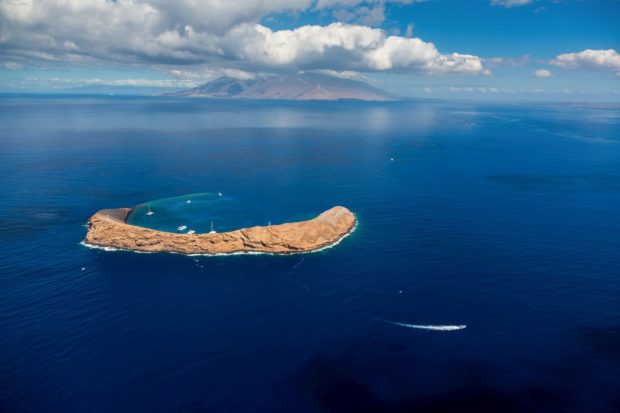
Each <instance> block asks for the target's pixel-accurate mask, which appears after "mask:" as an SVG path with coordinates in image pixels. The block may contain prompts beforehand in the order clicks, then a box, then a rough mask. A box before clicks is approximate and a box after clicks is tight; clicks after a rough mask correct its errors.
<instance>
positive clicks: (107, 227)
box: [84, 206, 356, 254]
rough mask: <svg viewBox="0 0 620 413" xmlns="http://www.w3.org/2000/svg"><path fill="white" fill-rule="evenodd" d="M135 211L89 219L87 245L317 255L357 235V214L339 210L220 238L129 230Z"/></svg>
mask: <svg viewBox="0 0 620 413" xmlns="http://www.w3.org/2000/svg"><path fill="white" fill-rule="evenodd" d="M130 211H131V208H118V209H103V210H101V211H99V212H97V213H96V214H95V215H93V216H92V217H90V219H89V220H88V227H89V229H88V233H87V234H86V238H85V240H84V242H85V243H86V244H88V245H93V246H98V247H112V248H118V249H125V250H132V251H141V252H175V253H180V254H231V253H239V252H262V253H273V254H291V253H298V252H310V251H316V250H319V249H321V248H325V247H327V246H330V245H332V244H335V243H337V242H338V241H340V240H341V239H342V238H343V237H344V236H346V235H347V234H348V233H349V232H351V231H352V230H353V228H354V227H355V224H356V220H355V215H353V213H351V211H349V210H348V209H347V208H344V207H341V206H337V207H334V208H331V209H329V210H327V211H325V212H323V213H322V214H321V215H319V216H318V217H316V218H314V219H311V220H309V221H302V222H293V223H287V224H281V225H270V226H266V227H251V228H242V229H239V230H235V231H230V232H223V233H216V234H175V233H171V232H164V231H157V230H153V229H149V228H143V227H137V226H134V225H129V224H127V223H126V222H125V220H126V218H127V215H128V214H129V212H130Z"/></svg>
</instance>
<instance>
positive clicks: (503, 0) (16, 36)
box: [0, 0, 620, 96]
mask: <svg viewBox="0 0 620 413" xmlns="http://www.w3.org/2000/svg"><path fill="white" fill-rule="evenodd" d="M448 6H449V7H448ZM528 6H531V7H528ZM570 8H573V9H574V10H573V11H571V12H566V11H567V10H568V9H570ZM552 9H553V11H554V13H553V14H552V12H551V10H552ZM616 11H617V12H620V3H617V2H612V1H611V0H602V3H600V4H598V5H597V6H594V5H592V6H591V7H588V8H586V5H585V4H582V2H557V1H555V0H481V1H479V2H471V3H470V2H462V3H461V2H459V3H452V4H450V3H448V2H446V1H445V0H435V1H429V0H243V1H232V0H230V1H225V0H177V1H168V0H0V91H7V90H8V91H12V90H17V91H19V90H38V89H37V88H40V89H41V90H51V91H59V90H65V89H67V88H71V87H85V86H89V87H91V88H92V87H94V86H97V85H105V86H115V87H133V88H134V89H135V88H139V87H155V88H162V89H163V88H166V89H174V88H178V89H182V88H188V87H193V86H198V85H200V84H203V83H205V82H208V81H211V80H213V79H216V78H218V77H221V76H226V77H232V78H235V79H251V78H259V77H265V76H272V75H277V76H289V75H292V74H299V73H304V72H317V73H323V74H328V75H330V76H336V77H341V78H351V79H357V80H362V81H365V82H369V83H371V84H375V85H379V84H382V85H384V86H386V88H387V89H388V90H389V91H391V92H392V93H396V94H401V95H416V94H420V93H423V94H425V95H428V94H429V93H432V94H436V92H437V91H441V90H443V91H446V93H452V91H454V90H457V91H459V93H460V91H464V90H465V91H476V92H471V93H482V94H487V93H486V92H488V91H495V90H497V91H501V90H512V91H514V92H515V93H534V94H536V95H542V94H544V93H546V90H545V89H546V88H551V89H549V91H553V93H559V92H561V91H564V90H567V89H570V90H574V91H584V92H585V93H590V92H593V93H607V94H612V95H614V96H615V95H620V91H619V90H618V88H617V87H616V85H615V84H613V81H614V80H616V79H617V76H620V55H619V54H618V52H617V50H620V44H618V43H617V41H616V40H614V39H617V36H615V37H614V33H616V31H617V29H616V28H615V27H616V26H615V25H614V24H615V21H613V19H612V18H611V17H606V16H613V15H617V13H614V12H616ZM555 12H562V13H564V14H563V15H562V16H561V19H563V20H562V21H563V22H564V23H562V24H560V23H557V22H559V20H558V19H560V17H558V15H557V14H555ZM550 19H553V20H554V21H555V22H556V23H557V24H555V23H554V25H549V24H545V22H547V23H548V22H549V20H550ZM577 25H579V27H582V31H581V32H580V33H579V36H578V37H577V38H576V39H575V38H574V37H575V36H576V35H575V36H573V38H572V40H570V39H569V38H571V36H572V35H573V32H572V31H570V27H575V26H577ZM584 25H586V26H584ZM588 25H589V26H588ZM524 28H527V30H526V31H523V30H524ZM556 32H557V33H556ZM560 32H562V33H563V35H562V36H561V35H560ZM585 37H588V40H587V41H586V40H584V38H585ZM543 38H544V39H553V40H550V41H548V42H544V44H541V43H539V40H538V39H543ZM577 40H578V41H577ZM586 47H587V48H586ZM541 82H544V83H541ZM46 88H47V89H46ZM543 90H545V91H544V93H543V92H542V91H543ZM428 91H431V92H428ZM482 91H485V92H482ZM468 93H469V92H468ZM492 93H494V92H492ZM578 93H579V92H578Z"/></svg>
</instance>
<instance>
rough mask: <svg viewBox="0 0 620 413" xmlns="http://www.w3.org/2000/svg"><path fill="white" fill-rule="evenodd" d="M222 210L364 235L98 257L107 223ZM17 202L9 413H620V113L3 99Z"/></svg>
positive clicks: (2, 182) (8, 231) (4, 264)
mask: <svg viewBox="0 0 620 413" xmlns="http://www.w3.org/2000/svg"><path fill="white" fill-rule="evenodd" d="M218 192H222V193H223V194H224V196H225V197H230V198H231V199H234V200H236V204H235V205H236V208H237V211H241V212H238V213H237V217H240V219H241V218H243V217H242V215H244V214H245V215H244V217H245V218H244V219H247V220H249V221H252V222H264V221H265V220H271V221H273V222H274V223H275V222H282V221H283V220H289V219H297V218H300V217H312V216H314V215H316V214H318V213H320V212H321V211H323V210H325V209H328V208H330V207H332V206H335V205H344V206H346V207H348V208H349V209H351V210H352V211H353V212H355V213H356V214H357V217H358V220H359V225H358V228H357V230H356V231H355V232H354V233H353V234H352V235H351V236H350V237H348V238H346V239H345V240H344V241H343V242H342V243H341V244H340V245H338V246H336V247H334V248H332V249H329V250H325V251H322V252H318V253H314V254H304V255H292V256H268V255H244V256H225V257H187V256H182V255H167V254H136V253H131V252H121V251H117V252H106V251H101V250H94V249H88V248H86V247H84V246H82V245H80V241H81V240H82V239H83V238H84V235H85V233H86V228H85V223H86V221H87V219H88V218H89V216H90V215H92V214H93V213H94V212H96V211H97V210H99V209H103V208H115V207H129V206H133V205H137V204H142V203H144V202H147V201H151V200H158V199H162V198H168V197H175V196H180V195H184V194H196V193H212V194H213V193H218ZM0 194H1V195H0V245H1V247H2V248H1V254H0V411H2V412H63V413H66V412H89V413H90V412H137V411H149V412H172V411H180V412H300V413H304V412H320V411H325V412H336V413H338V412H395V413H401V412H402V413H404V412H494V413H495V412H501V413H505V412H508V413H510V412H618V411H620V106H619V105H610V104H585V105H580V104H500V103H480V102H478V103H476V102H448V101H446V102H439V101H436V102H433V101H419V102H416V101H412V102H400V103H382V104H378V103H351V102H335V103H334V102H332V103H299V102H243V101H217V100H216V101H213V100H211V101H209V100H193V99H178V98H164V97H146V98H145V97H140V98H137V97H135V98H132V97H129V98H128V97H88V96H84V97H62V96H10V95H4V96H2V97H0ZM245 206H247V209H244V208H245ZM255 214H258V215H255ZM240 222H241V221H240ZM386 320H387V321H386ZM388 321H394V322H399V323H408V324H442V325H443V324H464V325H467V328H466V329H464V330H459V331H430V330H419V329H411V328H407V327H404V326H399V325H395V324H391V323H389V322H388Z"/></svg>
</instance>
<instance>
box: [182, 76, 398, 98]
mask: <svg viewBox="0 0 620 413" xmlns="http://www.w3.org/2000/svg"><path fill="white" fill-rule="evenodd" d="M170 95H172V96H193V97H212V98H242V99H281V100H340V99H355V100H368V101H388V100H397V99H398V97H397V96H395V95H392V94H390V93H388V92H386V91H383V90H381V89H379V88H376V87H374V86H371V85H369V84H367V83H364V82H361V81H357V80H352V79H342V78H337V77H333V76H327V75H322V74H316V73H303V74H298V75H289V76H270V77H264V78H256V79H247V80H241V79H234V78H231V77H226V76H224V77H220V78H218V79H215V80H212V81H211V82H208V83H205V84H204V85H202V86H198V87H195V88H192V89H188V90H183V91H180V92H177V93H171V94H170Z"/></svg>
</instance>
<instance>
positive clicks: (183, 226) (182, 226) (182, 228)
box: [177, 225, 187, 231]
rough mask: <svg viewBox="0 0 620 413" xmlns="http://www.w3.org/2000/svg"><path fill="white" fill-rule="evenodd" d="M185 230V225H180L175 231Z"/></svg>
mask: <svg viewBox="0 0 620 413" xmlns="http://www.w3.org/2000/svg"><path fill="white" fill-rule="evenodd" d="M186 229H187V225H181V226H180V227H178V228H177V231H185V230H186Z"/></svg>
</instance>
